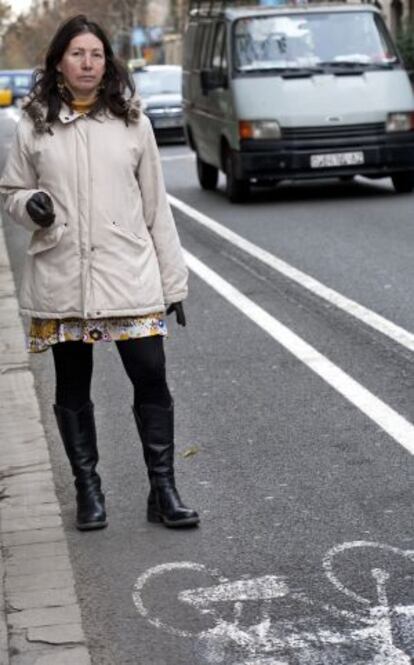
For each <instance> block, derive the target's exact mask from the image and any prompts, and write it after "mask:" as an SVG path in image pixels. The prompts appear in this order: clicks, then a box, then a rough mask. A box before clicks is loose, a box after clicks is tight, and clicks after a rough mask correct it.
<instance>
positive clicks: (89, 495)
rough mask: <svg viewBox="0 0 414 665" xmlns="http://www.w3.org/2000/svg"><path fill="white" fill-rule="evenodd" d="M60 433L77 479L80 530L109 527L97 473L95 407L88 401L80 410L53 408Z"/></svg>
mask: <svg viewBox="0 0 414 665" xmlns="http://www.w3.org/2000/svg"><path fill="white" fill-rule="evenodd" d="M54 411H55V416H56V421H57V424H58V428H59V432H60V435H61V437H62V440H63V444H64V446H65V450H66V454H67V456H68V458H69V461H70V463H71V466H72V472H73V475H74V476H75V487H76V502H77V521H76V526H77V527H78V529H80V531H88V530H90V529H102V528H103V527H105V526H107V521H106V512H105V497H104V495H103V493H102V491H101V479H100V477H99V476H98V474H97V472H96V465H97V464H98V459H99V458H98V449H97V445H96V429H95V418H94V415H93V404H92V402H88V403H87V404H85V406H83V407H82V408H81V409H79V410H78V411H72V410H71V409H66V408H64V407H62V406H57V405H55V406H54Z"/></svg>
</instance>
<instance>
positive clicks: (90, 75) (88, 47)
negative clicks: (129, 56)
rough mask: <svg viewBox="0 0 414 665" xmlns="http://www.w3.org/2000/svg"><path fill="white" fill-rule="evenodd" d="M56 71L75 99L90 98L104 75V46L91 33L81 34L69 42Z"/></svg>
mask: <svg viewBox="0 0 414 665" xmlns="http://www.w3.org/2000/svg"><path fill="white" fill-rule="evenodd" d="M56 69H57V71H58V72H61V74H62V76H63V78H64V81H65V84H66V86H67V87H68V88H69V90H70V91H71V93H72V94H73V95H74V97H75V98H76V99H88V98H92V97H94V96H95V94H96V92H97V90H98V88H99V84H100V83H101V81H102V77H103V75H104V73H105V51H104V45H103V44H102V42H101V40H100V39H98V37H96V36H95V35H93V34H92V33H90V32H85V33H82V34H80V35H78V36H77V37H74V38H73V39H72V40H71V41H70V43H69V46H68V47H67V49H66V51H65V53H64V54H63V58H62V60H61V61H60V62H59V64H58V66H57V68H56Z"/></svg>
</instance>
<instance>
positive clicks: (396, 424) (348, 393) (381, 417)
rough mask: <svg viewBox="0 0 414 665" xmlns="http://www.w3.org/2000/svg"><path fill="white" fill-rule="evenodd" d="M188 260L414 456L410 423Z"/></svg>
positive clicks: (188, 257) (202, 265)
mask: <svg viewBox="0 0 414 665" xmlns="http://www.w3.org/2000/svg"><path fill="white" fill-rule="evenodd" d="M185 258H186V261H187V265H188V267H189V268H190V269H191V270H192V271H193V272H194V273H195V274H196V275H198V276H199V277H200V278H201V279H202V280H203V281H204V282H206V283H207V284H208V285H209V286H210V287H211V288H213V289H214V290H215V291H217V293H219V294H220V295H221V296H222V297H223V298H225V299H226V300H227V301H228V302H229V303H231V304H232V305H233V306H234V307H236V308H237V309H238V310H240V311H241V312H242V313H243V314H244V315H245V316H247V317H248V318H249V319H251V320H252V321H253V323H256V324H257V325H258V326H259V327H260V328H262V329H263V330H264V331H265V332H266V333H268V334H269V335H270V336H271V337H273V339H275V340H276V341H277V342H278V343H279V344H281V345H282V346H283V347H284V348H285V349H287V350H288V351H290V353H292V354H293V355H294V356H295V357H296V358H298V360H300V361H301V362H303V363H304V364H305V365H306V366H307V367H309V369H311V370H312V371H313V372H315V373H316V374H318V375H319V376H320V377H321V378H322V379H323V380H324V381H326V382H327V383H328V384H329V385H330V386H331V387H332V388H334V389H335V390H337V391H338V392H339V393H340V394H341V395H343V396H344V397H345V398H346V399H347V400H348V401H349V402H351V404H353V405H354V406H356V407H357V409H359V410H360V411H362V413H364V414H365V415H366V416H368V418H370V419H371V420H372V421H373V422H374V423H376V424H377V425H378V426H379V427H381V429H383V430H384V431H385V432H386V433H387V434H389V435H390V436H391V437H392V438H393V439H395V441H397V442H398V443H400V444H401V445H402V446H403V447H404V448H405V449H406V450H408V452H410V453H411V454H414V426H413V425H412V424H411V423H410V422H409V421H408V420H406V419H405V418H404V417H403V416H401V415H400V414H399V413H397V412H396V411H394V409H392V408H391V407H390V406H388V405H387V404H386V403H385V402H383V401H382V400H380V399H379V398H378V397H376V396H375V395H373V394H372V393H371V392H370V391H369V390H367V389H366V388H364V387H363V386H362V385H361V384H360V383H358V382H357V381H355V380H354V379H352V378H351V377H350V376H349V375H348V374H346V373H345V372H344V371H343V370H341V369H340V368H339V367H338V366H337V365H335V364H334V363H332V362H331V361H330V360H328V358H326V357H325V356H323V355H322V354H321V353H319V351H317V350H316V349H314V348H313V347H312V346H310V345H309V344H308V343H307V342H305V341H304V340H303V339H302V338H301V337H299V336H298V335H296V334H295V333H294V332H292V330H290V329H289V328H287V327H286V326H284V325H283V324H282V323H280V321H278V320H277V319H275V318H274V317H273V316H271V315H270V314H269V313H268V312H266V311H265V310H264V309H262V307H259V305H256V303H254V302H253V301H252V300H250V298H247V297H246V296H245V295H243V294H242V293H241V292H240V291H239V290H238V289H236V288H235V287H234V286H232V285H231V284H230V283H229V282H227V281H226V280H224V279H223V278H222V277H220V276H219V275H218V274H217V273H216V272H214V271H213V270H211V269H210V268H209V267H208V266H206V265H205V263H203V262H202V261H200V260H199V259H197V258H196V257H195V256H194V255H193V254H190V253H189V252H188V251H187V250H185Z"/></svg>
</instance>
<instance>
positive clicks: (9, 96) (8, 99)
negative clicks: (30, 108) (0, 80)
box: [0, 88, 13, 107]
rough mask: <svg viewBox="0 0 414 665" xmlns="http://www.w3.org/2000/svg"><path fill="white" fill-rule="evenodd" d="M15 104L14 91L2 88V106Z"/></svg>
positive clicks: (0, 94)
mask: <svg viewBox="0 0 414 665" xmlns="http://www.w3.org/2000/svg"><path fill="white" fill-rule="evenodd" d="M12 104H13V93H12V91H11V90H9V89H7V88H4V89H0V107H5V106H11V105H12Z"/></svg>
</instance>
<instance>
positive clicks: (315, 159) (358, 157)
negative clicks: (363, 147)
mask: <svg viewBox="0 0 414 665" xmlns="http://www.w3.org/2000/svg"><path fill="white" fill-rule="evenodd" d="M363 163H364V153H363V152H335V153H329V154H325V155H311V168H312V169H323V168H330V167H335V166H355V165H358V164H363Z"/></svg>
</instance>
